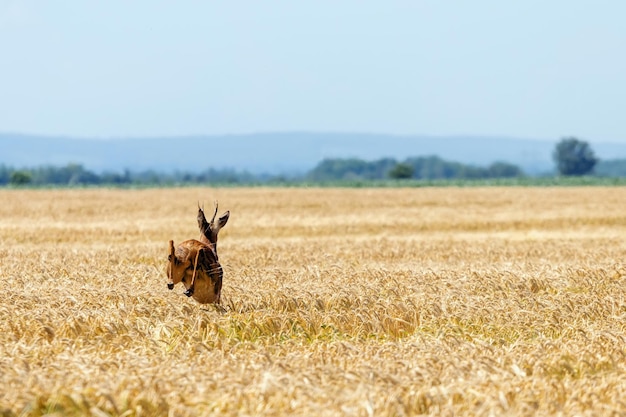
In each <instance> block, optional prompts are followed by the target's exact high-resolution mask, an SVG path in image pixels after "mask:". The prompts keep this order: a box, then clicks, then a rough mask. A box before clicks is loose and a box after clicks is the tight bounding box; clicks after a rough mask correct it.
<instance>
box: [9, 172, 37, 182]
mask: <svg viewBox="0 0 626 417" xmlns="http://www.w3.org/2000/svg"><path fill="white" fill-rule="evenodd" d="M32 180H33V176H32V175H31V173H30V172H28V171H13V172H12V173H11V180H10V183H11V185H26V184H30V182H31V181H32Z"/></svg>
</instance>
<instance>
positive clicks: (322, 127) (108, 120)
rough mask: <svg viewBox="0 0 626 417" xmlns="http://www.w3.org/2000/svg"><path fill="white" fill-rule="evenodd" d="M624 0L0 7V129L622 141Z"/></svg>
mask: <svg viewBox="0 0 626 417" xmlns="http://www.w3.org/2000/svg"><path fill="white" fill-rule="evenodd" d="M625 109H626V1H624V0H588V1H582V0H512V1H503V0H472V1H467V0H449V1H446V0H406V1H400V0H271V1H261V0H254V1H243V0H241V1H238V0H228V1H222V0H214V1H201V0H197V1H188V0H181V1H175V2H174V1H157V0H133V1H121V0H110V1H99V2H94V1H78V0H76V1H68V0H55V1H40V0H0V132H22V133H37V134H49V135H69V136H89V137H121V136H132V137H138V136H169V135H186V134H225V133H252V132H275V131H313V132H315V131H317V132H328V131H333V132H374V133H392V134H410V135H413V134H415V135H442V136H445V135H460V134H463V135H465V134H467V135H477V136H478V135H498V136H507V137H520V138H531V139H533V138H534V139H551V140H557V139H558V138H560V137H562V136H566V135H575V136H578V137H581V138H583V139H586V140H590V141H605V142H608V141H616V142H626V117H625V116H624V115H625Z"/></svg>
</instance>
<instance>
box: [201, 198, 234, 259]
mask: <svg viewBox="0 0 626 417" xmlns="http://www.w3.org/2000/svg"><path fill="white" fill-rule="evenodd" d="M215 216H217V201H216V202H215V212H214V213H213V217H212V218H211V221H210V222H208V221H207V220H206V217H205V216H204V209H203V208H202V207H200V203H198V227H199V228H200V234H201V237H200V240H201V241H202V242H203V243H210V244H211V245H213V249H214V250H215V254H216V255H217V235H218V233H219V232H220V230H221V229H222V227H224V226H226V223H227V222H228V218H229V217H230V211H227V212H225V213H224V214H222V215H221V217H220V218H219V219H217V222H216V221H215Z"/></svg>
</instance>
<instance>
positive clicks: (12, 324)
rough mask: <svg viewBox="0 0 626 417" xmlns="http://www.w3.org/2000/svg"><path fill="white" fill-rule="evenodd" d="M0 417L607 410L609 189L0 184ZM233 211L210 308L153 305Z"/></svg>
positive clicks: (613, 235) (610, 377)
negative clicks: (216, 213) (206, 217)
mask: <svg viewBox="0 0 626 417" xmlns="http://www.w3.org/2000/svg"><path fill="white" fill-rule="evenodd" d="M0 198H1V201H2V204H0V214H1V215H0V237H1V239H2V246H1V248H0V259H1V265H2V270H1V283H2V284H1V290H2V297H1V298H0V319H1V321H0V414H1V415H2V416H22V415H24V416H39V415H63V416H79V415H80V416H82V415H93V416H168V415H169V416H210V415H227V416H228V415H232V416H235V415H237V416H282V415H290V416H311V415H318V416H410V415H443V416H446V415H447V416H452V415H455V416H483V415H484V416H489V415H524V416H526V415H527V416H535V415H626V356H625V354H626V263H625V261H624V259H625V255H626V210H625V207H626V190H624V189H623V188H619V187H614V188H600V187H588V188H584V187H583V188H575V187H572V188H522V187H519V188H515V187H511V188H496V187H493V188H489V187H487V188H412V189H409V188H407V189H400V188H398V189H317V188H312V189H304V188H301V189H299V188H180V189H147V190H114V189H86V190H1V191H0ZM216 199H217V200H219V203H220V212H222V211H224V210H230V211H231V217H230V221H229V223H228V224H227V225H226V227H225V228H224V229H223V230H222V232H221V234H220V241H219V244H218V245H219V253H220V260H221V262H222V265H223V267H224V286H223V290H222V307H221V308H217V307H215V306H213V305H200V304H198V303H196V302H195V301H194V300H193V299H190V298H187V297H185V296H184V295H183V288H182V287H180V286H179V287H176V288H175V289H174V290H173V291H168V289H167V287H166V283H167V278H166V276H165V273H164V269H165V264H166V258H167V252H168V251H167V247H168V246H167V245H168V241H169V239H174V241H175V242H176V243H179V242H180V241H182V240H186V239H189V238H198V237H199V232H198V229H197V224H196V219H195V217H196V210H197V202H198V201H200V202H204V204H205V207H206V208H207V211H212V205H213V200H216Z"/></svg>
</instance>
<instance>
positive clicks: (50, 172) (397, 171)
mask: <svg viewBox="0 0 626 417" xmlns="http://www.w3.org/2000/svg"><path fill="white" fill-rule="evenodd" d="M552 156H553V159H554V162H555V165H556V171H557V172H558V174H559V175H563V176H577V175H588V174H594V175H599V176H616V177H624V176H626V160H611V161H600V160H599V159H598V158H597V157H596V156H595V154H594V152H593V150H592V149H591V146H590V145H589V144H588V143H587V142H585V141H582V140H580V139H577V138H574V137H568V138H563V139H562V140H561V141H560V142H558V143H557V145H556V147H555V149H554V152H553V155H552ZM524 176H525V173H524V172H523V170H522V169H521V168H520V167H518V166H517V165H514V164H510V163H507V162H494V163H492V164H490V165H489V166H487V167H479V166H474V165H468V164H463V163H460V162H454V161H447V160H444V159H442V158H440V157H438V156H420V157H411V158H407V159H405V160H403V161H398V160H396V159H394V158H382V159H379V160H375V161H365V160H361V159H356V158H347V159H346V158H332V159H331V158H329V159H324V160H322V161H321V162H319V163H318V164H317V165H316V166H315V167H314V168H313V169H312V170H310V171H309V172H307V173H305V174H303V175H294V176H290V177H288V176H284V175H281V176H273V175H267V174H265V175H263V174H252V173H250V172H247V171H237V170H234V169H214V168H208V169H206V170H204V171H202V172H199V173H192V172H182V171H177V172H173V173H163V172H158V171H154V170H150V171H142V172H131V171H129V170H125V171H124V172H121V173H120V172H104V173H101V174H98V173H95V172H93V171H90V170H88V169H86V168H85V167H84V166H83V165H81V164H68V165H66V166H63V167H55V166H42V167H36V168H25V169H15V168H12V167H8V166H6V165H0V185H14V186H22V185H34V186H45V185H53V186H68V185H69V186H74V185H76V186H84V185H117V186H124V185H175V184H206V183H213V184H254V183H260V184H262V183H288V182H293V183H298V182H307V181H308V182H331V181H351V180H360V181H362V180H366V181H367V180H383V179H391V180H403V179H417V180H447V179H460V180H465V179H467V180H476V179H493V178H521V177H524Z"/></svg>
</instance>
